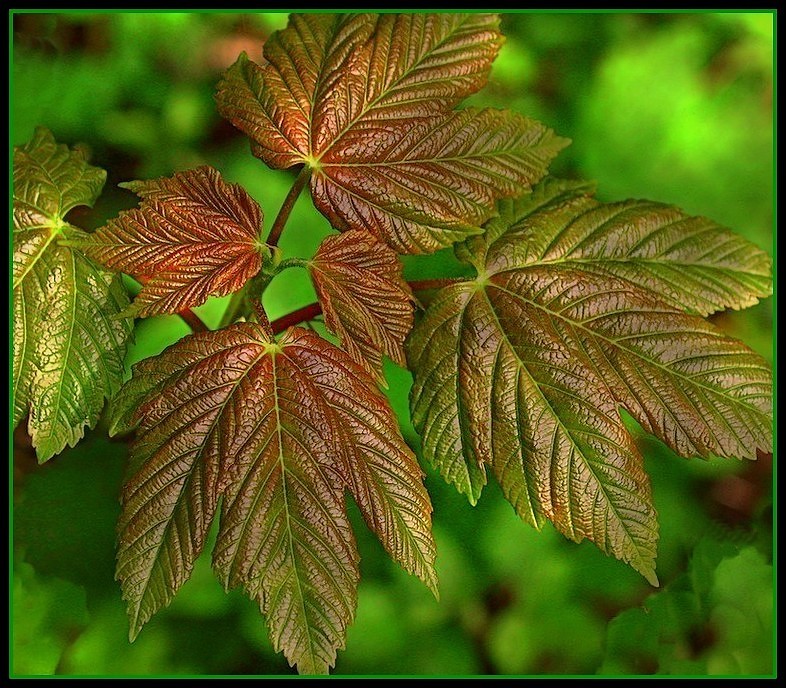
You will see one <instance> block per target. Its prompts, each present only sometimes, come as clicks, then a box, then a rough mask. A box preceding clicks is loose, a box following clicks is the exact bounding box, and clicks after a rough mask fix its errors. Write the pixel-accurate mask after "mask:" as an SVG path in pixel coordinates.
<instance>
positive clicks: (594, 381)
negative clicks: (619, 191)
mask: <svg viewBox="0 0 786 688" xmlns="http://www.w3.org/2000/svg"><path fill="white" fill-rule="evenodd" d="M588 192H589V190H588V188H587V186H586V185H583V184H575V183H565V182H560V181H555V180H550V181H548V182H546V183H544V184H543V185H541V186H540V187H539V188H537V189H535V191H534V192H533V194H532V195H531V196H528V197H526V198H524V199H521V200H520V201H516V202H513V203H505V204H503V206H502V208H501V214H500V216H499V217H498V218H496V219H495V220H493V221H492V222H491V223H489V226H488V231H487V234H486V235H484V236H482V237H472V238H471V239H469V240H468V241H467V242H466V243H465V244H463V245H461V246H459V247H457V249H456V253H457V255H458V256H459V257H460V258H461V259H463V260H465V261H467V262H472V263H473V264H474V265H475V267H476V268H477V270H478V277H477V279H475V280H470V281H467V282H464V283H461V284H457V285H454V286H450V287H447V288H445V289H443V290H442V291H441V292H439V293H438V295H437V296H436V298H435V299H434V301H433V302H432V304H431V306H430V307H429V309H428V311H427V312H426V314H425V316H424V317H423V319H422V320H421V321H420V322H419V323H418V324H416V326H415V329H414V330H413V332H412V335H411V337H410V339H409V341H408V358H409V361H410V367H411V369H412V370H413V371H414V373H415V379H414V384H413V388H412V393H411V405H412V418H413V423H414V424H415V427H416V428H417V429H418V431H419V432H420V433H421V434H422V436H423V448H424V453H425V455H426V456H427V458H429V460H430V461H432V462H433V463H434V465H435V466H436V467H437V468H438V469H439V470H440V471H441V472H442V474H443V476H444V477H445V478H446V479H447V480H448V481H449V482H452V483H454V484H455V485H456V486H457V488H458V489H459V490H461V491H462V492H464V493H466V494H467V495H468V496H469V498H470V500H471V501H472V502H473V503H474V502H475V501H476V500H477V498H478V497H479V495H480V492H481V490H482V487H483V485H484V484H485V482H486V467H489V468H490V469H491V470H492V471H493V473H494V475H495V476H496V478H497V480H498V481H499V483H500V485H501V486H502V489H503V492H504V493H505V495H506V497H507V499H508V500H509V501H510V502H511V503H512V504H513V506H514V507H515V509H516V511H517V513H518V514H519V515H520V516H521V517H522V518H523V519H524V520H526V521H528V522H529V523H531V524H532V525H534V526H536V527H539V526H540V523H541V520H542V518H543V517H547V518H549V519H550V520H552V521H553V522H554V524H555V525H556V526H557V528H558V529H559V530H560V531H561V532H563V533H564V534H565V535H567V536H568V537H570V538H572V539H574V540H577V541H579V540H581V539H582V538H584V537H586V538H589V539H591V540H592V541H594V542H595V543H596V544H597V545H598V546H599V547H600V548H601V549H602V550H603V551H605V552H607V553H611V554H613V555H614V556H616V557H618V558H619V559H622V560H623V561H626V562H628V563H630V564H631V565H632V566H633V567H634V568H636V569H637V570H638V571H640V572H641V573H642V574H643V575H644V576H645V577H647V578H648V579H649V580H651V581H655V580H656V579H655V573H654V559H655V546H656V541H657V522H656V515H655V510H654V508H653V506H652V503H651V495H650V488H649V482H648V480H647V476H646V474H645V473H644V471H643V466H642V459H641V457H640V455H639V453H638V451H637V449H636V447H635V445H634V443H633V441H632V439H631V437H630V435H629V433H628V432H627V431H626V429H625V427H624V425H623V424H622V421H621V418H620V415H619V411H618V406H622V407H623V408H625V409H626V410H627V411H629V412H630V413H631V414H632V415H633V416H634V417H635V418H636V420H637V421H638V422H639V423H641V425H642V426H643V427H644V428H645V429H646V430H648V431H650V432H652V433H654V434H655V435H656V436H658V437H659V438H660V439H662V440H663V441H664V442H666V443H667V444H668V445H669V446H670V447H672V448H673V449H675V450H676V451H677V452H679V453H681V454H683V455H692V454H700V455H705V456H706V455H708V454H709V453H714V454H719V455H722V456H736V457H747V458H755V455H756V454H755V450H756V449H757V448H758V449H760V450H762V451H768V450H769V448H770V446H771V442H772V426H771V417H770V413H771V403H772V402H771V373H770V370H769V369H768V367H767V365H766V363H765V361H764V360H763V359H762V358H761V357H759V356H757V355H756V354H754V353H753V352H751V351H750V350H749V349H748V348H747V347H745V346H744V345H743V344H742V343H740V342H738V341H736V340H733V339H731V338H729V337H727V336H725V335H724V334H723V333H721V332H720V331H718V330H717V329H716V328H714V327H713V326H712V325H710V324H709V323H707V322H706V321H705V320H703V319H702V318H701V317H699V316H697V315H695V314H693V313H689V312H685V311H684V310H681V309H679V308H678V307H676V306H675V305H673V303H672V302H671V301H666V300H664V299H663V293H662V292H663V291H664V290H663V281H662V277H663V275H666V274H668V275H669V277H670V279H671V280H672V281H676V282H677V284H675V285H673V286H672V288H671V290H670V291H669V292H667V293H669V294H671V295H672V299H674V300H676V299H677V298H678V297H677V296H676V295H677V294H680V295H681V296H680V297H679V298H682V299H683V301H684V303H685V304H686V308H687V309H696V310H698V309H699V307H706V305H707V304H718V303H727V304H728V303H729V302H733V303H736V304H742V303H746V302H749V301H750V300H751V299H752V298H754V297H755V296H756V295H763V294H764V293H766V292H767V290H768V289H767V280H766V277H764V276H762V275H760V274H759V271H760V270H761V267H760V266H761V265H762V264H766V261H764V259H763V258H761V256H760V252H759V251H758V249H756V248H755V247H753V246H751V245H749V244H747V243H745V242H744V241H743V240H742V239H738V238H730V237H729V233H728V230H724V229H722V228H717V227H714V226H710V225H709V222H708V221H706V220H701V221H700V220H695V219H692V218H686V217H685V216H684V215H683V214H681V213H679V212H678V211H676V210H673V209H666V208H665V207H663V206H657V205H654V204H648V203H645V202H627V203H624V204H612V206H611V207H609V206H603V205H602V204H599V203H597V202H595V201H592V200H591V199H588V198H587V196H586V194H587V193H588ZM588 208H590V211H589V212H587V209H588ZM673 222H676V223H677V224H679V225H681V226H682V227H683V228H684V229H685V230H686V231H687V238H686V240H685V241H684V242H682V243H678V241H677V239H676V238H675V237H674V236H673V234H672V232H671V223H673ZM697 226H701V227H703V229H701V230H700V231H701V232H703V235H704V240H705V241H707V242H708V244H707V245H706V246H705V249H704V250H703V251H702V250H701V249H700V248H699V247H698V246H697V245H696V243H697V242H698V239H697V230H696V229H695V228H696V227H697ZM649 232H652V233H653V234H652V235H650V234H649ZM718 238H720V239H723V240H724V241H726V242H727V243H730V244H732V245H733V246H735V257H734V260H733V263H732V261H731V260H730V259H729V256H727V255H726V253H725V252H724V251H720V252H716V251H715V250H714V247H715V245H716V244H715V243H714V242H715V240H716V239H718ZM659 242H662V243H659ZM672 261H673V262H674V263H675V264H677V265H683V267H684V269H685V271H686V272H685V276H684V277H683V278H682V279H680V278H679V277H678V276H677V275H678V274H679V273H678V272H677V271H676V270H671V271H669V270H670V268H671V264H672ZM730 266H731V267H730ZM749 266H753V267H752V268H751V267H749ZM749 270H750V274H749V272H748V271H749ZM694 271H695V274H696V276H707V275H712V279H713V280H716V281H717V282H718V283H717V284H713V288H712V289H708V290H703V289H702V287H701V281H700V279H698V277H697V278H694ZM620 275H623V276H624V277H622V276H620ZM742 285H747V290H744V289H742Z"/></svg>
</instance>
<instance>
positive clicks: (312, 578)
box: [112, 323, 436, 673]
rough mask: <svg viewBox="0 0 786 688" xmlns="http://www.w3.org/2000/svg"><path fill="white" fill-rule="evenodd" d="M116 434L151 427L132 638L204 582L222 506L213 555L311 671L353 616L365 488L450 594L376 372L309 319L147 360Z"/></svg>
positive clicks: (133, 515)
mask: <svg viewBox="0 0 786 688" xmlns="http://www.w3.org/2000/svg"><path fill="white" fill-rule="evenodd" d="M113 416H114V417H113V426H112V429H113V432H121V431H126V430H129V429H130V428H131V427H133V426H134V425H136V424H138V425H139V427H138V429H137V436H136V439H135V442H134V444H133V447H132V461H134V462H136V463H137V465H139V466H140V468H139V470H138V471H137V473H136V474H135V475H134V476H133V478H132V479H131V480H130V481H129V483H128V484H127V485H126V487H125V490H124V493H123V507H122V516H121V521H120V547H119V554H118V565H117V577H118V578H119V580H120V581H121V586H122V588H123V594H124V597H125V599H126V600H127V602H128V609H129V616H130V619H131V636H132V637H133V636H135V635H136V634H137V633H138V632H139V630H140V628H141V627H142V625H143V624H144V623H145V621H147V620H148V619H149V618H150V616H152V614H154V613H155V612H156V611H157V610H158V609H159V608H161V607H162V606H165V605H167V604H169V602H170V601H171V599H172V597H173V596H174V594H175V592H176V591H177V589H178V588H179V587H180V586H181V585H182V584H183V583H184V582H185V581H186V580H187V579H188V577H189V575H190V573H191V570H192V568H193V563H194V560H195V559H196V557H197V556H198V555H199V553H200V552H201V550H202V548H203V546H204V542H205V537H206V534H207V531H208V529H209V526H210V523H211V521H212V519H213V518H214V517H215V514H216V511H217V510H218V508H219V506H218V505H219V498H223V501H222V504H221V507H220V511H221V515H220V527H219V534H218V539H217V542H216V546H215V549H214V551H213V565H214V568H215V571H216V573H217V575H218V576H219V578H220V579H221V580H222V582H223V583H224V585H225V586H226V587H227V588H231V587H236V586H241V587H243V588H244V589H245V590H246V592H247V593H248V594H249V595H250V596H251V597H252V598H254V599H256V600H257V601H258V602H259V604H260V608H261V610H262V613H263V614H265V616H266V618H267V623H268V628H269V630H270V635H271V638H272V639H273V644H274V647H275V648H276V649H277V650H283V652H284V654H285V656H286V657H287V659H288V661H289V662H290V664H292V665H295V664H297V667H298V670H299V671H300V672H301V673H327V671H328V668H329V667H330V666H332V665H333V663H334V662H335V657H336V650H337V649H338V648H341V647H343V645H344V639H345V632H346V627H347V625H348V624H349V623H350V622H351V621H352V618H353V616H354V610H355V604H356V588H357V582H358V568H357V561H358V555H357V551H356V546H355V541H354V538H353V535H352V531H351V529H350V526H349V522H348V520H347V516H346V511H345V506H344V490H345V489H346V490H349V491H350V493H351V494H352V495H353V497H354V499H355V501H356V502H357V504H358V506H359V508H360V511H361V513H362V514H363V516H364V518H365V520H366V522H367V523H368V525H369V527H370V528H371V529H372V530H374V532H375V533H376V534H377V535H378V536H379V538H380V540H381V542H382V544H383V545H384V546H385V548H386V549H387V551H388V552H389V553H390V554H391V556H392V557H394V558H395V559H396V560H397V561H399V562H400V563H401V564H402V566H403V567H404V568H406V569H407V570H408V571H410V572H412V573H415V574H416V575H418V576H419V577H420V578H422V579H423V580H424V582H426V583H427V585H429V587H431V588H432V590H434V591H436V577H435V573H434V556H435V550H434V542H433V538H432V536H431V504H430V501H429V498H428V494H427V493H426V490H425V487H424V486H423V482H422V478H423V475H422V472H421V470H420V468H419V466H418V464H417V461H416V459H415V457H414V455H413V454H412V452H411V451H410V450H409V448H408V447H407V446H406V444H405V443H404V440H403V438H401V436H400V434H399V432H398V427H397V423H396V419H395V415H394V414H393V412H392V410H391V409H390V407H389V405H388V404H387V402H386V400H385V399H384V397H383V396H382V395H381V393H380V392H379V391H378V390H377V388H376V386H375V384H374V381H373V379H372V378H371V377H370V376H369V375H368V374H367V373H366V371H365V370H364V369H363V368H362V367H360V366H359V365H358V364H357V363H355V362H354V361H353V360H352V359H351V358H350V357H349V356H348V355H347V354H346V353H345V352H343V351H341V350H340V349H338V348H337V347H335V346H333V345H332V344H330V343H328V342H326V341H325V340H324V339H322V338H320V337H318V336H317V335H315V334H314V333H311V332H309V331H307V330H304V329H302V328H293V329H290V330H288V331H287V332H286V333H285V334H284V335H283V336H282V337H281V339H280V340H279V341H278V342H276V341H275V340H274V339H273V338H272V336H271V335H270V334H269V333H268V331H267V330H266V329H265V328H264V327H262V326H261V325H258V324H253V323H243V324H237V325H234V326H231V327H228V328H225V329H223V330H220V331H217V332H210V333H203V334H198V335H193V336H190V337H187V338H185V339H184V340H182V341H180V342H178V343H177V344H175V345H174V346H172V347H170V348H169V349H167V350H166V351H165V352H164V353H163V354H161V355H160V356H158V357H156V358H154V359H149V360H147V361H143V362H142V363H140V364H138V365H137V366H135V368H134V376H133V377H132V379H131V380H130V381H129V382H128V383H127V384H126V386H125V387H124V388H123V390H122V391H121V393H120V394H119V395H118V399H117V402H116V404H115V406H114V409H113Z"/></svg>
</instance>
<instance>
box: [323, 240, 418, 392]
mask: <svg viewBox="0 0 786 688" xmlns="http://www.w3.org/2000/svg"><path fill="white" fill-rule="evenodd" d="M309 270H310V271H311V279H312V280H313V282H314V287H315V288H316V291H317V294H318V296H319V301H320V303H321V304H322V311H323V312H324V314H325V325H326V326H327V328H328V329H329V330H330V331H331V332H333V333H334V334H335V335H337V336H338V337H339V339H340V340H341V344H342V346H343V347H344V349H346V351H347V353H349V355H350V356H352V358H353V359H355V361H357V362H358V363H360V364H361V365H363V366H364V367H365V368H366V369H367V370H368V371H369V372H370V373H371V374H372V375H374V376H375V377H376V378H377V380H378V381H379V382H384V377H383V375H382V354H385V355H387V356H389V357H390V358H391V359H393V361H394V362H395V363H398V364H399V365H401V366H405V365H406V359H405V356H404V339H405V338H406V336H407V335H408V334H409V331H410V330H411V329H412V321H413V305H412V292H411V291H410V289H409V286H408V285H407V283H406V282H405V281H404V278H403V277H402V276H401V270H402V265H401V262H400V261H399V259H398V257H397V256H396V254H395V252H394V251H393V250H392V249H390V248H388V247H387V246H386V245H385V244H382V243H380V242H379V241H377V240H376V239H375V238H374V237H373V236H372V235H371V234H369V233H368V232H360V231H351V232H345V233H343V234H340V235H338V236H330V237H328V238H327V239H325V240H324V241H323V242H322V244H321V245H320V247H319V249H318V250H317V253H316V255H315V256H314V258H313V260H311V261H310V262H309Z"/></svg>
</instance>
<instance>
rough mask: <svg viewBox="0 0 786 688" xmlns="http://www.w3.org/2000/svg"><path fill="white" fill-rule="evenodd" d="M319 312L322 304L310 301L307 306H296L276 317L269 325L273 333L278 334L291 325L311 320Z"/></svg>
mask: <svg viewBox="0 0 786 688" xmlns="http://www.w3.org/2000/svg"><path fill="white" fill-rule="evenodd" d="M320 313H322V305H321V304H319V303H310V304H309V305H308V306H303V308H298V309H297V310H296V311H292V312H291V313H287V314H286V315H282V316H281V317H280V318H276V319H275V320H274V321H273V322H272V323H271V325H270V327H271V329H272V330H273V334H278V333H279V332H283V331H284V330H286V329H287V328H288V327H291V326H292V325H297V324H298V323H302V322H308V321H309V320H313V319H314V318H316V317H317V316H318V315H319V314H320Z"/></svg>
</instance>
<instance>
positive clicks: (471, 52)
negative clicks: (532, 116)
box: [217, 14, 568, 253]
mask: <svg viewBox="0 0 786 688" xmlns="http://www.w3.org/2000/svg"><path fill="white" fill-rule="evenodd" d="M500 44H501V36H500V34H499V30H498V18H497V17H495V16H494V15H482V14H467V15H462V14H438V15H372V14H360V15H292V16H291V18H290V24H289V26H288V27H287V28H286V29H284V30H282V31H279V32H276V33H275V34H274V35H273V36H271V38H270V39H269V40H268V41H267V43H266V44H265V58H266V60H267V64H266V65H265V66H264V67H261V66H259V65H257V64H255V63H254V62H252V61H251V60H249V59H248V57H247V56H246V55H245V54H243V55H241V56H240V58H239V59H238V61H237V62H236V63H235V64H234V65H233V66H232V67H231V68H230V69H229V70H228V71H227V73H226V75H225V76H224V79H223V80H222V81H221V83H220V84H219V87H218V95H217V99H218V106H219V111H220V112H221V114H222V115H223V116H224V117H226V118H227V119H228V120H229V121H230V122H232V123H233V124H234V125H235V126H237V127H238V128H239V129H240V130H241V131H243V132H244V133H245V134H247V135H248V136H249V137H250V138H251V141H252V150H253V151H254V154H255V155H257V156H258V157H260V158H262V159H263V160H264V161H265V162H266V163H267V164H269V165H270V166H272V167H277V168H286V167H290V166H292V165H296V164H300V163H305V164H308V165H309V166H311V167H312V170H313V173H312V178H311V193H312V197H313V199H314V203H315V205H316V206H317V208H318V209H319V210H320V211H321V212H322V213H323V214H324V215H325V216H326V217H328V219H330V221H331V222H332V223H333V224H334V226H335V227H337V228H338V229H340V230H342V231H346V230H351V229H363V230H366V231H370V232H372V233H374V234H375V235H377V236H378V237H380V238H381V239H382V240H383V241H386V242H387V243H388V244H390V246H391V247H392V248H394V249H395V250H396V251H398V252H400V253H429V252H432V251H435V250H437V249H439V248H441V247H443V246H448V245H450V244H451V243H453V242H455V241H458V240H460V239H462V238H464V237H466V236H467V235H470V234H473V233H478V232H479V231H480V226H481V225H482V224H483V222H485V221H486V220H487V219H489V218H490V217H491V216H492V215H493V214H494V202H495V201H496V200H497V199H499V198H504V197H513V196H519V195H521V194H523V193H526V191H527V190H528V189H529V187H530V185H532V184H534V183H535V182H537V181H538V180H539V179H540V178H541V177H542V176H543V175H544V174H545V171H546V168H547V166H548V164H549V162H550V161H551V159H552V158H553V157H554V156H555V155H556V154H557V153H558V152H559V151H560V150H561V149H562V148H563V147H564V146H565V145H567V143H568V141H567V140H565V139H561V138H559V137H557V136H555V135H554V134H553V132H552V131H551V130H549V129H547V128H546V127H544V126H543V125H541V124H539V123H537V122H534V121H532V120H529V119H527V118H525V117H522V116H520V115H516V114H514V113H510V112H507V111H497V110H464V111H459V112H451V109H452V108H453V106H454V105H455V104H457V103H458V102H459V101H460V100H462V99H463V98H464V97H466V96H467V95H470V94H471V93H473V92H474V91H476V90H477V89H479V88H480V87H481V86H482V85H483V84H484V83H485V80H486V78H487V74H488V70H489V68H490V66H491V63H492V61H493V59H494V57H496V53H497V51H498V49H499V45H500Z"/></svg>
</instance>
